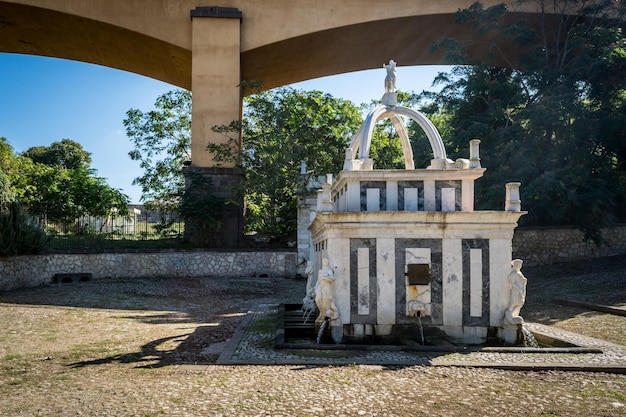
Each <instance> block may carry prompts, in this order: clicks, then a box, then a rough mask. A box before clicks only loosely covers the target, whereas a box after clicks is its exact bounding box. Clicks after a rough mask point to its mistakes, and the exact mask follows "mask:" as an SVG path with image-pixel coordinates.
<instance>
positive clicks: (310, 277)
mask: <svg viewBox="0 0 626 417" xmlns="http://www.w3.org/2000/svg"><path fill="white" fill-rule="evenodd" d="M304 273H305V274H306V295H305V296H304V298H303V299H302V309H303V310H304V311H305V312H310V311H312V310H315V274H314V273H313V262H311V261H307V263H306V269H305V270H304Z"/></svg>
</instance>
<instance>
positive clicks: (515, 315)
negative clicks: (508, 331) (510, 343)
mask: <svg viewBox="0 0 626 417" xmlns="http://www.w3.org/2000/svg"><path fill="white" fill-rule="evenodd" d="M522 263H523V261H522V260H521V259H514V260H513V261H511V267H512V268H513V270H512V271H511V272H510V273H509V276H508V281H509V308H507V309H506V310H505V312H504V322H505V323H506V324H523V323H524V319H523V318H522V316H520V310H521V309H522V307H523V306H524V302H526V283H527V282H528V280H527V279H526V277H525V276H524V274H522V271H521V269H522Z"/></svg>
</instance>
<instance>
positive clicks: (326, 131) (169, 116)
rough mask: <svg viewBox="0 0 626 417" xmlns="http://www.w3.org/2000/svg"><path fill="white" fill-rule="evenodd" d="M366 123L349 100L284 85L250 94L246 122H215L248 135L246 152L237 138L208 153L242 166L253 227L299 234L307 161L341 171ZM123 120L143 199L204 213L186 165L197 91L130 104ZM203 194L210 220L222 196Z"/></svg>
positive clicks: (327, 170) (225, 129) (316, 167)
mask: <svg viewBox="0 0 626 417" xmlns="http://www.w3.org/2000/svg"><path fill="white" fill-rule="evenodd" d="M360 122H361V116H360V114H359V109H358V108H357V107H356V106H354V105H353V104H352V103H351V102H349V101H346V100H341V99H336V98H334V97H332V96H330V95H328V94H323V93H321V92H319V91H308V92H305V91H298V90H294V89H291V88H280V89H276V90H272V91H266V92H263V93H259V94H254V95H251V96H249V97H246V98H245V99H244V118H243V123H241V124H238V123H233V124H231V125H229V126H215V127H214V130H216V131H219V132H221V133H223V134H225V135H227V136H228V135H230V134H233V136H238V135H239V133H240V132H242V133H243V136H244V140H243V145H242V154H241V155H239V154H234V153H233V152H232V150H233V149H239V147H238V146H235V147H233V146H232V142H235V141H236V140H235V138H233V139H231V143H227V144H225V145H222V146H220V145H209V147H208V148H207V151H208V152H211V153H212V154H214V155H215V158H214V160H215V163H216V165H219V164H220V163H222V162H224V161H225V160H228V161H229V162H233V161H234V162H235V163H236V164H238V165H241V166H242V168H243V169H244V171H245V175H246V184H245V189H244V190H239V191H240V192H242V193H243V194H244V196H245V203H246V228H247V230H249V231H257V232H261V233H266V234H268V235H269V236H271V237H278V236H284V235H288V234H292V233H294V232H295V230H296V209H297V206H296V205H297V201H296V191H297V190H298V187H299V186H300V184H299V182H298V181H299V173H300V163H301V161H305V162H306V164H307V166H308V167H309V170H310V171H311V172H316V173H337V172H338V171H339V170H340V169H341V166H342V164H343V159H344V156H345V148H346V146H347V144H348V141H349V139H350V137H351V136H352V134H353V133H354V132H355V131H356V129H358V126H359V124H360ZM124 124H125V126H126V130H127V135H128V137H129V138H130V139H131V141H132V142H133V143H134V145H135V149H134V150H133V151H132V152H131V153H130V156H131V158H133V159H136V160H139V161H140V162H141V167H142V168H143V169H144V174H143V175H142V176H141V177H139V178H137V179H135V181H134V183H136V184H139V185H141V186H142V199H143V200H145V201H152V202H158V201H163V202H172V201H174V202H176V203H180V204H182V207H181V208H182V209H183V211H185V212H189V210H192V211H193V212H194V213H196V212H198V208H197V207H196V206H197V204H195V205H194V204H191V203H192V201H190V200H189V199H185V194H184V192H185V189H184V185H185V179H184V177H183V174H182V170H181V168H182V166H183V164H184V163H185V161H188V160H190V159H191V156H190V145H191V142H190V141H191V93H190V92H188V91H184V90H174V91H170V92H168V93H166V94H164V95H162V96H160V97H159V98H158V99H157V101H156V103H155V109H154V110H153V111H151V112H147V113H144V112H142V111H140V110H137V109H131V110H129V111H128V112H127V118H126V119H125V120H124ZM187 191H189V190H187ZM203 198H205V199H208V200H207V201H211V202H212V204H211V207H212V209H211V216H210V217H211V218H212V219H214V220H215V219H216V218H217V214H216V212H215V208H216V207H217V206H216V204H217V203H218V202H217V200H215V199H214V198H211V196H209V195H203ZM213 203H215V204H213ZM176 207H178V204H177V205H176Z"/></svg>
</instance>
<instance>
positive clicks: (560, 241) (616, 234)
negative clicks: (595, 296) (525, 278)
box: [513, 224, 626, 266]
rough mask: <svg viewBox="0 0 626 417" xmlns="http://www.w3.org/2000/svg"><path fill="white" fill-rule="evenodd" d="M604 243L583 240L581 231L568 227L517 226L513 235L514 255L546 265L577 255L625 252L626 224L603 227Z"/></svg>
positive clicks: (575, 258) (533, 263)
mask: <svg viewBox="0 0 626 417" xmlns="http://www.w3.org/2000/svg"><path fill="white" fill-rule="evenodd" d="M602 237H603V238H604V240H605V242H606V244H605V245H603V246H600V247H598V246H596V245H595V244H594V243H593V242H585V240H584V234H583V233H582V232H581V231H579V230H577V229H572V228H568V227H547V228H517V229H516V230H515V235H514V237H513V257H514V258H521V259H523V260H524V265H528V266H531V265H547V264H553V263H558V262H566V261H570V260H577V259H589V258H598V257H603V256H613V255H621V254H626V225H624V224H622V225H619V226H616V227H613V228H611V229H604V230H602Z"/></svg>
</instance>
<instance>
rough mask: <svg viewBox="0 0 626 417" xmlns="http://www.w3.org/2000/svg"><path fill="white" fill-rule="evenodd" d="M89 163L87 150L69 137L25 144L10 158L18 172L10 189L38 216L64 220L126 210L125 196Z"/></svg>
mask: <svg viewBox="0 0 626 417" xmlns="http://www.w3.org/2000/svg"><path fill="white" fill-rule="evenodd" d="M31 157H34V158H35V159H34V160H33V159H32V158H31ZM90 163H91V156H90V154H89V153H88V152H86V151H85V150H84V149H83V147H82V146H81V145H80V144H79V143H77V142H74V141H72V140H70V139H64V140H62V141H61V142H55V143H53V144H52V145H50V146H49V147H45V146H38V147H33V148H29V149H28V150H26V151H25V152H24V153H23V154H22V155H21V156H18V157H16V158H15V159H14V160H13V166H14V167H15V172H19V175H15V176H14V178H13V179H12V190H13V192H14V193H15V195H16V196H17V200H18V201H19V202H20V203H21V204H23V205H25V206H26V207H27V208H28V210H29V211H30V212H31V213H32V214H34V215H36V216H38V217H39V218H40V219H42V220H43V219H47V220H49V221H53V222H61V223H68V222H72V221H75V220H76V219H77V218H78V217H80V216H84V215H91V216H106V215H109V214H110V213H111V210H112V209H113V208H116V209H117V212H118V213H120V214H125V213H127V212H128V197H127V196H126V195H124V194H123V193H122V192H121V191H120V190H117V189H115V188H113V187H111V186H109V185H108V184H107V183H106V180H105V179H104V178H100V177H97V176H96V175H95V171H94V170H93V169H91V168H89V165H90Z"/></svg>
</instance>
